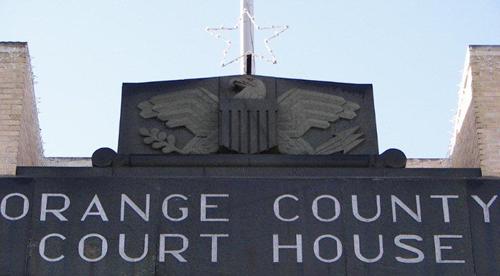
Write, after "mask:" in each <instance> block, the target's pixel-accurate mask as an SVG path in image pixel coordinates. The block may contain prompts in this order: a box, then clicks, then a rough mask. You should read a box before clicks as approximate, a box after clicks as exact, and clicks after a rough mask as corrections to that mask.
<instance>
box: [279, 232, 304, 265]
mask: <svg viewBox="0 0 500 276" xmlns="http://www.w3.org/2000/svg"><path fill="white" fill-rule="evenodd" d="M280 249H295V250H296V252H297V263H302V235H300V234H297V235H295V245H280V244H279V237H278V234H273V262H274V263H279V262H280Z"/></svg>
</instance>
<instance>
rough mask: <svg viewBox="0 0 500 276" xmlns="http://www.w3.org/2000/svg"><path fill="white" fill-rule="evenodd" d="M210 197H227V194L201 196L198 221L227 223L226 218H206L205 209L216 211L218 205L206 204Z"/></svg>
mask: <svg viewBox="0 0 500 276" xmlns="http://www.w3.org/2000/svg"><path fill="white" fill-rule="evenodd" d="M210 197H229V195H228V194H202V195H201V199H200V221H229V219H227V218H207V209H217V207H219V206H218V205H215V204H214V205H209V204H207V198H210Z"/></svg>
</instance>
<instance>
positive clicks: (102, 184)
mask: <svg viewBox="0 0 500 276" xmlns="http://www.w3.org/2000/svg"><path fill="white" fill-rule="evenodd" d="M65 183H71V185H65ZM33 185H34V189H35V190H34V195H36V196H35V197H34V198H33V199H32V202H33V204H34V213H35V214H37V215H38V216H34V217H33V220H32V223H33V226H34V227H33V233H32V235H33V236H32V240H33V243H34V244H39V243H40V241H41V240H42V238H43V237H44V236H46V235H47V234H50V233H58V234H61V235H63V236H64V237H65V238H66V239H65V240H64V241H62V240H61V239H59V238H51V239H48V240H47V242H46V248H47V250H46V255H47V256H49V257H51V258H56V257H58V256H61V255H64V259H62V260H61V261H58V262H48V261H45V260H44V259H42V257H41V256H40V254H39V248H38V247H31V248H30V249H31V251H30V255H31V258H30V261H29V263H28V266H29V274H30V275H68V274H78V275H154V273H155V261H156V254H155V250H154V246H153V247H150V248H149V251H148V254H147V256H146V257H145V258H144V259H143V260H142V261H139V262H136V263H131V262H126V261H124V260H123V259H122V258H121V257H120V255H119V252H118V246H119V235H120V234H125V252H126V253H127V255H128V256H130V257H139V256H141V254H142V252H143V248H144V235H145V234H148V236H149V237H148V238H149V245H154V244H155V243H156V241H155V237H156V236H157V229H156V226H157V224H158V218H160V216H161V209H159V208H152V209H150V221H149V222H145V221H144V220H143V219H142V218H140V217H139V216H138V215H137V214H136V213H134V212H133V211H131V209H130V208H128V209H126V213H125V214H124V215H125V216H124V222H122V221H121V220H120V199H121V194H126V195H127V196H128V197H129V198H131V199H132V200H133V201H134V202H136V203H137V205H138V206H140V208H144V206H145V201H146V197H145V194H146V193H148V194H150V200H151V206H158V205H160V203H159V200H160V199H159V197H158V194H157V193H154V192H153V191H156V190H158V183H151V182H149V181H147V182H145V181H140V180H134V179H127V180H123V179H114V180H112V179H107V178H95V179H91V178H87V179H85V178H66V179H64V180H63V181H53V179H50V178H39V179H36V180H35V183H34V184H33ZM139 191H148V192H144V193H143V192H139ZM42 193H58V194H64V195H67V196H68V198H69V199H70V205H69V208H68V209H67V210H66V211H64V212H63V213H62V214H63V216H64V217H65V218H66V219H67V221H61V220H60V219H59V218H57V217H56V216H54V215H53V214H47V216H46V220H45V221H43V222H42V221H41V217H40V216H39V215H40V208H41V207H40V206H41V201H40V199H41V197H40V195H41V194H42ZM95 195H97V196H98V199H99V202H100V203H101V205H102V208H103V210H104V212H105V214H106V218H107V219H108V221H103V218H102V217H101V216H98V215H88V216H87V217H86V218H85V220H84V221H81V220H82V219H83V216H84V214H85V212H86V210H87V208H88V206H89V205H90V203H91V202H92V200H93V199H94V196H95ZM47 203H48V204H47V205H48V207H49V208H54V209H60V208H62V207H63V206H64V200H63V199H62V198H61V197H57V196H54V197H49V199H48V200H47ZM97 211H98V209H97V207H96V206H95V205H94V206H93V208H92V209H91V210H90V212H97ZM91 233H96V234H99V235H101V236H103V237H104V238H105V239H106V242H107V245H108V248H107V253H106V256H105V257H104V258H103V259H102V260H100V261H97V262H86V261H84V260H83V259H82V258H81V257H80V255H79V242H80V240H81V239H82V238H83V237H84V236H85V235H88V234H91ZM149 245H148V247H149ZM102 252H103V251H102V247H101V241H100V240H99V239H98V238H96V237H92V238H89V239H88V241H87V242H86V246H85V247H84V255H85V256H86V257H88V258H97V257H99V256H100V254H101V253H102Z"/></svg>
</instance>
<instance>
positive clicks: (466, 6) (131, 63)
mask: <svg viewBox="0 0 500 276" xmlns="http://www.w3.org/2000/svg"><path fill="white" fill-rule="evenodd" d="M238 11H239V0H231V1H229V0H224V1H206V0H205V1H201V0H194V1H166V0H164V1H156V0H151V1H137V0H136V1H128V0H122V1H118V0H106V1H104V0H100V1H97V0H85V1H82V0H81V1H71V0H57V1H56V0H45V1H35V0H31V1H30V0H0V41H27V42H28V43H29V48H30V53H31V56H32V64H33V70H34V74H35V75H36V86H35V91H36V95H37V98H38V99H39V103H38V108H39V111H40V115H39V118H40V124H41V129H42V137H43V141H44V148H45V154H46V155H47V156H90V155H91V154H92V153H93V151H94V150H96V149H98V148H100V147H104V146H108V147H112V148H115V149H116V145H117V139H118V123H119V112H120V95H121V84H122V83H123V82H143V81H157V80H174V79H186V78H198V77H211V76H219V75H232V74H238V72H239V71H238V65H236V64H235V65H232V66H229V67H226V68H221V67H220V66H219V64H220V61H221V57H222V49H223V48H224V44H223V43H222V42H221V41H220V40H216V39H214V38H213V37H211V36H210V35H209V34H208V33H206V32H205V31H204V29H205V28H206V27H208V26H220V25H225V26H231V25H234V24H235V22H236V19H237V17H238ZM255 16H256V18H257V21H258V23H259V24H261V25H272V24H275V25H278V24H287V25H290V29H289V30H288V31H287V32H285V33H284V34H283V35H282V36H280V37H279V38H278V39H277V40H273V41H272V46H273V49H274V51H275V53H276V55H277V58H278V64H277V65H271V64H266V63H262V62H260V63H257V74H259V75H267V76H276V77H288V78H302V79H313V80H324V81H336V82H352V83H372V84H373V86H374V96H375V109H376V114H377V127H378V137H379V148H380V151H383V150H385V149H387V148H390V147H396V148H399V149H402V150H403V151H404V152H405V153H406V155H407V156H409V157H444V156H446V155H447V152H448V145H449V141H450V137H451V131H452V126H453V124H452V118H453V115H454V113H455V110H456V104H457V91H458V84H459V82H460V79H461V70H462V67H463V64H464V59H465V53H466V49H467V46H468V45H469V44H500V1H498V0H474V1H464V0H455V1H451V0H439V1H438V0H404V1H403V0H399V1H394V0H384V1H374V0H359V1H354V0H350V1H314V0H310V1H298V0H288V1H284V0H274V1H262V0H255ZM268 34H269V33H258V34H257V37H256V40H257V45H256V46H257V51H262V50H263V43H260V41H262V40H263V39H264V38H265V37H266V35H268ZM229 37H231V38H233V40H234V42H235V45H234V46H235V47H234V48H233V49H232V52H230V53H229V55H230V56H235V55H237V53H238V43H237V41H238V36H237V33H233V34H231V35H229Z"/></svg>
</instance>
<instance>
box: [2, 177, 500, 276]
mask: <svg viewBox="0 0 500 276" xmlns="http://www.w3.org/2000/svg"><path fill="white" fill-rule="evenodd" d="M134 169H135V170H134V172H132V171H131V172H125V171H126V168H122V170H123V171H122V173H124V174H127V175H128V176H126V177H118V176H114V177H95V176H93V175H92V174H91V173H90V174H89V176H90V177H67V176H64V177H36V178H33V179H31V178H28V177H17V178H0V196H1V197H0V199H2V200H3V199H4V198H5V195H7V194H11V193H15V192H16V193H21V194H24V195H25V196H26V197H27V198H28V199H29V203H30V205H29V206H30V209H29V213H28V214H27V215H26V217H24V218H22V219H20V220H18V221H8V220H6V219H5V216H4V215H3V214H2V215H1V216H0V227H1V228H0V246H1V250H0V267H1V268H2V271H7V273H8V274H13V275H18V274H29V275H68V274H85V275H135V274H140V275H155V274H156V275H165V274H168V275H346V274H347V275H388V274H393V275H423V274H430V275H474V273H477V275H493V274H492V272H495V271H498V266H497V264H498V256H499V254H498V248H499V247H498V240H499V237H498V229H499V220H498V218H499V216H498V208H497V207H496V206H497V204H498V202H494V203H493V204H494V205H492V206H491V208H490V220H491V222H490V223H485V222H484V218H483V212H482V209H481V208H479V206H478V205H477V203H475V202H473V201H472V200H473V199H471V195H477V196H479V197H480V198H482V199H483V200H485V201H488V200H489V199H491V198H492V197H493V196H495V195H498V191H499V190H500V182H499V181H498V180H485V179H480V178H474V179H472V178H468V179H467V178H463V177H460V178H444V177H436V178H430V177H429V176H426V177H402V176H399V177H380V176H372V177H368V176H367V177H357V176H354V177H352V176H351V177H330V178H328V177H325V178H312V177H309V178H295V177H293V178H286V177H281V178H280V177H274V178H271V177H269V178H255V177H242V175H243V172H240V176H239V177H227V178H223V177H220V175H219V177H191V178H187V177H159V176H154V174H152V172H153V171H149V170H147V169H153V168H147V169H145V170H144V171H143V172H142V173H140V171H141V168H134ZM157 169H165V168H157ZM255 169H257V168H255ZM362 171H363V170H358V172H362ZM364 171H371V170H366V169H365V170H364ZM396 171H397V170H396ZM134 173H135V175H134ZM147 174H150V175H149V176H148V177H145V176H142V177H141V176H140V175H147ZM367 175H368V174H367ZM43 193H49V194H64V195H66V196H68V198H69V199H70V201H71V202H70V205H69V207H68V209H67V210H65V211H62V213H61V214H62V215H63V216H64V217H65V218H67V221H60V218H58V217H57V216H55V215H54V214H53V213H48V214H47V216H46V220H45V221H42V218H41V211H40V208H42V207H41V206H42V202H41V198H42V197H41V195H42V194H43ZM122 194H125V195H127V196H128V197H130V198H131V199H132V201H133V202H135V203H136V204H137V205H138V206H139V208H140V209H144V206H145V198H146V194H149V195H150V200H151V204H150V206H151V207H150V216H149V221H148V222H145V221H144V220H143V219H142V218H140V216H139V215H137V214H136V213H135V212H134V211H132V209H131V208H129V207H127V208H126V214H125V220H124V221H121V220H120V199H121V195H122ZM174 194H177V195H182V197H184V199H182V198H179V196H177V198H176V199H174V200H171V201H169V205H168V206H163V203H164V199H165V198H167V197H168V196H171V195H174ZM202 194H211V195H218V196H213V197H208V198H207V206H209V208H208V209H207V211H206V217H207V218H212V219H213V218H219V219H224V218H227V219H228V220H229V221H201V218H202V217H203V212H202V211H201V210H202V209H201V208H200V206H201V205H202V197H201V195H202ZM225 194H227V195H228V197H223V196H221V195H225ZM95 195H97V196H98V198H99V200H100V203H101V204H102V208H103V210H104V211H105V213H106V217H107V218H108V221H103V220H102V218H101V217H100V216H97V215H95V213H96V212H97V211H98V208H97V207H96V206H95V205H94V206H93V208H91V209H90V211H89V212H91V213H94V215H90V216H88V217H87V218H86V219H85V220H84V221H82V217H83V215H84V213H85V212H86V210H87V208H88V206H89V204H90V202H91V201H92V200H93V198H94V196H95ZM282 195H287V197H285V198H284V199H283V200H282V201H281V202H280V205H279V206H280V210H279V212H280V215H281V216H282V217H283V218H284V219H289V220H292V218H294V217H295V216H297V219H296V220H295V219H293V221H282V220H280V219H278V218H277V217H276V216H275V214H274V211H273V210H274V204H275V200H276V198H278V197H279V196H282ZM352 195H356V196H357V199H358V201H359V214H360V215H362V216H364V217H371V216H373V215H374V214H375V213H376V212H377V208H376V195H380V203H381V209H380V210H381V211H380V217H379V218H377V219H376V220H374V221H372V222H361V221H360V220H359V219H357V218H356V217H355V216H354V215H353V212H354V211H353V202H352ZM417 195H418V196H419V200H420V201H419V202H420V208H421V214H420V215H421V222H418V221H415V219H414V218H412V217H411V216H410V215H409V214H407V212H406V211H405V210H404V209H403V208H402V207H400V206H399V205H395V208H396V222H394V221H393V213H392V204H391V200H392V199H391V198H392V197H391V196H396V197H397V200H400V201H401V202H403V203H404V204H405V205H407V206H408V208H409V209H410V210H412V211H413V212H417V211H416V210H417V204H416V196H417ZM442 195H447V196H452V198H450V199H449V201H448V203H449V204H448V207H449V208H448V210H449V222H447V221H445V215H444V214H445V208H444V207H443V202H442V200H441V199H440V198H439V196H442ZM431 196H434V198H433V197H431ZM333 197H334V199H333ZM436 197H438V198H436ZM336 201H338V205H339V206H338V208H337V207H336V206H335V202H336ZM47 202H48V203H47V206H48V208H49V209H61V208H63V206H64V200H63V198H61V197H60V196H54V195H52V196H49V199H48V201H47ZM314 202H317V206H318V207H317V208H314V207H313V206H314V204H313V203H314ZM20 203H21V201H19V202H17V201H14V200H13V201H12V202H10V201H9V205H8V208H7V214H10V215H11V216H14V215H16V214H17V213H15V212H19V210H22V208H21V207H22V206H21V205H22V204H20ZM215 206H216V207H215ZM163 207H165V208H166V209H165V210H166V212H167V214H168V215H169V216H171V217H173V218H179V216H181V215H182V214H183V213H182V212H183V211H181V210H183V209H181V208H187V209H186V212H187V218H186V219H184V220H179V221H173V220H171V219H168V218H167V217H166V215H165V213H164V212H163V211H164V208H163ZM167 207H168V208H167ZM316 211H317V213H316ZM318 216H319V217H320V218H322V219H323V220H329V221H321V220H320V219H318ZM50 233H58V234H61V235H64V237H65V240H61V239H59V238H57V237H52V238H50V239H48V240H47V243H46V251H45V253H46V255H47V256H48V257H49V258H56V257H58V256H61V254H64V256H65V257H64V259H62V260H60V261H55V262H49V261H46V260H44V259H43V258H42V257H41V255H40V253H39V248H40V244H41V241H42V239H43V237H45V236H46V235H48V234H50ZM90 233H98V234H100V235H102V236H103V237H104V238H105V239H106V241H107V243H108V251H107V255H106V256H105V257H104V258H103V259H102V260H100V261H97V262H87V261H84V260H83V259H82V258H81V257H80V256H79V252H78V244H79V241H80V239H81V238H82V237H83V236H85V235H87V234H90ZM120 234H125V235H126V243H125V250H126V253H127V254H128V255H129V256H130V257H138V256H140V255H141V253H142V249H143V242H144V240H143V239H144V235H145V234H148V237H149V243H148V253H147V256H146V257H145V259H144V260H141V261H138V262H136V263H131V262H126V261H124V260H123V258H122V257H121V256H120V255H119V251H118V248H119V246H118V245H119V235H120ZM162 234H163V235H174V236H171V237H167V238H165V248H166V249H167V250H174V249H180V248H182V247H183V243H182V238H180V237H181V236H179V235H183V236H185V237H186V238H187V239H188V240H189V241H188V244H187V246H188V247H187V249H186V250H185V251H184V252H182V253H180V254H181V256H182V258H184V259H185V260H186V262H180V261H179V260H177V259H176V258H175V257H174V255H170V254H166V255H165V259H164V260H163V259H160V256H163V254H160V252H159V251H160V244H161V243H160V235H162ZM206 234H226V235H228V236H227V237H220V238H219V240H218V249H219V250H218V260H217V263H214V262H212V259H211V252H212V251H211V249H212V243H211V239H210V238H208V237H203V236H200V235H206ZM175 235H177V236H175ZM273 235H277V239H278V242H279V244H280V245H293V244H295V243H296V239H297V235H300V236H299V237H300V240H301V242H302V260H301V261H297V254H296V250H295V249H290V248H289V249H280V250H279V262H275V261H273V259H274V253H273ZM324 235H327V236H324ZM354 235H359V243H360V246H359V249H360V250H359V251H360V253H361V255H362V256H364V257H365V258H374V257H376V256H377V255H378V253H379V245H378V235H382V236H383V248H384V251H383V254H382V256H381V258H380V259H379V260H377V261H375V262H373V263H367V262H363V261H361V260H360V258H359V257H358V256H356V249H355V248H356V247H355V242H354V240H355V239H354ZM400 235H413V236H412V237H416V236H418V237H419V238H418V239H404V240H402V243H403V244H405V245H406V247H404V246H402V245H397V244H396V242H395V240H394V239H395V237H398V236H400ZM321 236H323V239H322V240H320V241H318V238H319V237H321ZM332 237H334V238H332ZM420 238H421V240H420ZM436 238H439V239H440V240H439V241H440V243H441V248H439V246H438V245H437V244H436ZM335 239H338V241H339V242H340V243H341V244H342V252H341V255H340V257H339V258H336V259H335V257H337V243H336V242H335ZM98 241H99V240H97V239H95V238H93V239H89V240H88V244H87V247H86V248H84V252H85V256H87V257H92V256H93V257H96V256H99V254H100V253H101V248H100V243H98ZM315 242H316V243H318V248H317V249H318V250H316V251H315V246H314V244H315ZM436 248H437V249H436ZM412 249H413V250H412ZM437 251H439V252H440V253H441V254H440V255H441V257H440V258H441V261H439V257H438V255H437V254H436V252H437ZM7 252H8V254H7ZM419 253H420V254H422V256H423V258H422V259H420V260H419V261H418V262H417V263H402V262H401V261H398V259H397V258H398V257H399V258H406V259H408V260H415V259H416V257H417V256H418V255H419ZM358 255H359V254H358ZM318 256H321V257H322V258H324V259H335V260H334V261H332V262H331V263H327V262H325V261H324V260H323V261H322V260H321V259H319V258H318ZM399 260H401V259H399ZM450 260H452V261H453V260H455V261H457V260H458V261H461V260H463V261H464V262H463V263H462V262H458V263H446V261H450ZM27 268H28V269H27Z"/></svg>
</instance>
